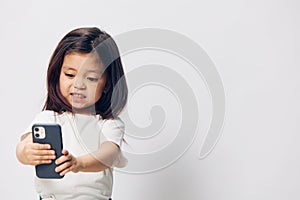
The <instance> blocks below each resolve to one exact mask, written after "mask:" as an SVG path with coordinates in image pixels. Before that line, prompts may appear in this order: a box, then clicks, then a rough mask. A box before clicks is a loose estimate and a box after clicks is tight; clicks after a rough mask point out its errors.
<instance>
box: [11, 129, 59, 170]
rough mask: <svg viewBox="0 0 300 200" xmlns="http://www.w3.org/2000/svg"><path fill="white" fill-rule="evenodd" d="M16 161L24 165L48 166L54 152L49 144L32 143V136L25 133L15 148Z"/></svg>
mask: <svg viewBox="0 0 300 200" xmlns="http://www.w3.org/2000/svg"><path fill="white" fill-rule="evenodd" d="M16 156H17V158H18V160H19V161H20V162H21V163H22V164H25V165H34V166H35V165H39V164H47V163H48V164H49V163H51V162H52V160H54V159H55V152H54V151H53V150H51V146H50V145H49V144H38V143H33V140H32V134H31V133H30V132H29V133H26V134H24V135H23V136H22V137H21V141H20V142H19V143H18V145H17V147H16Z"/></svg>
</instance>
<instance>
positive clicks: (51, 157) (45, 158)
mask: <svg viewBox="0 0 300 200" xmlns="http://www.w3.org/2000/svg"><path fill="white" fill-rule="evenodd" d="M55 158H56V157H55V155H46V156H34V157H33V159H34V160H54V159H55Z"/></svg>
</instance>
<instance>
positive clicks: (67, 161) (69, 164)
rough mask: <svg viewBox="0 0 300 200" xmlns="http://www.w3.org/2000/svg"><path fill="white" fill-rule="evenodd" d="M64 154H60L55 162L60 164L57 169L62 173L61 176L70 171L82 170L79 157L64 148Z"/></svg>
mask: <svg viewBox="0 0 300 200" xmlns="http://www.w3.org/2000/svg"><path fill="white" fill-rule="evenodd" d="M62 154H63V155H62V156H60V157H59V158H58V159H57V160H56V161H55V164H56V165H57V166H58V167H56V168H55V171H56V172H58V173H60V175H61V176H63V175H65V174H66V173H68V172H74V173H77V172H79V170H80V164H79V159H78V158H76V157H74V156H73V155H72V154H70V153H69V152H68V151H67V150H65V149H64V150H62Z"/></svg>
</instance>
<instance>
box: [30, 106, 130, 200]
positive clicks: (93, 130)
mask: <svg viewBox="0 0 300 200" xmlns="http://www.w3.org/2000/svg"><path fill="white" fill-rule="evenodd" d="M34 123H58V124H60V125H61V128H62V138H63V148H64V149H66V150H68V151H69V152H70V153H71V154H72V155H74V156H75V157H77V156H81V155H85V154H88V153H91V152H94V151H96V150H99V147H100V144H101V143H103V142H105V141H111V142H114V143H116V144H117V145H118V146H119V147H120V149H121V145H122V140H123V137H124V129H125V127H124V123H123V122H122V121H121V119H120V118H116V119H108V120H105V119H104V120H103V119H102V118H101V117H100V116H99V115H96V116H91V115H82V114H72V113H69V112H65V113H63V114H57V113H55V112H53V111H43V112H41V113H39V114H37V115H36V117H35V119H34V120H33V122H32V124H31V125H30V126H29V127H28V129H27V132H31V126H32V125H33V124H34ZM100 150H101V149H100ZM102 163H103V162H102ZM126 163H127V160H126V158H124V157H123V155H122V152H121V151H120V152H119V154H118V156H116V157H115V158H114V161H113V163H112V165H111V167H110V168H107V169H106V170H104V171H101V172H78V173H72V172H70V173H67V174H66V175H65V176H64V178H62V179H40V178H38V177H35V188H36V191H37V193H38V194H39V195H40V196H42V197H47V196H50V197H51V196H52V197H55V199H57V200H107V199H109V197H111V193H112V186H113V167H124V166H125V165H126ZM103 164H106V163H103ZM106 165H107V164H106Z"/></svg>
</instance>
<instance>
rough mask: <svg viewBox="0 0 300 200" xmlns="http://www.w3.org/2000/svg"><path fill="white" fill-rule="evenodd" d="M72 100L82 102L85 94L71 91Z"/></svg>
mask: <svg viewBox="0 0 300 200" xmlns="http://www.w3.org/2000/svg"><path fill="white" fill-rule="evenodd" d="M71 96H72V99H73V102H82V101H83V100H84V99H85V98H86V96H85V95H83V94H79V93H71Z"/></svg>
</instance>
